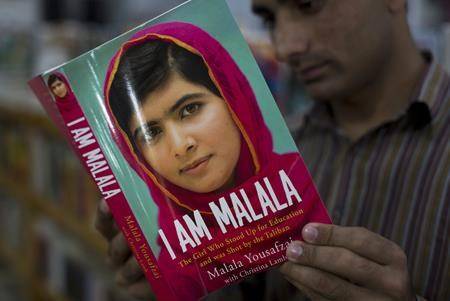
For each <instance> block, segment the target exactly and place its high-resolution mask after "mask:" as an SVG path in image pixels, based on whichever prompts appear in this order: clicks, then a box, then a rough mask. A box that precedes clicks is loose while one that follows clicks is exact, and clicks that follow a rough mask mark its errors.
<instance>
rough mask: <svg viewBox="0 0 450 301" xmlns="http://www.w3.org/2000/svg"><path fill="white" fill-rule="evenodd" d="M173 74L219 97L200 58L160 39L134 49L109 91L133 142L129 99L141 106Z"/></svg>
mask: <svg viewBox="0 0 450 301" xmlns="http://www.w3.org/2000/svg"><path fill="white" fill-rule="evenodd" d="M172 72H176V73H177V74H179V75H180V76H181V77H182V78H183V79H185V80H187V81H189V82H191V83H194V84H199V85H202V86H204V87H205V88H207V89H208V90H210V91H211V92H212V93H214V94H215V95H217V96H219V97H220V93H219V91H218V89H217V87H216V86H215V85H214V83H213V82H212V80H211V78H210V77H209V74H208V69H207V67H206V65H205V63H204V62H203V59H202V58H201V57H200V56H198V55H196V54H194V53H192V52H190V51H188V50H186V49H184V48H182V47H180V46H177V45H176V44H174V43H171V42H166V41H161V40H152V41H148V42H144V43H142V44H139V45H136V46H133V47H131V48H129V49H128V50H126V52H125V53H124V54H123V55H122V57H121V59H120V63H119V67H118V70H117V72H116V74H115V77H114V80H113V82H112V84H111V88H110V90H109V103H110V106H111V110H112V113H113V114H114V116H115V117H116V119H117V121H118V123H119V126H120V127H121V128H122V129H123V130H124V131H125V132H126V133H127V135H128V137H129V138H130V140H132V139H131V138H132V135H131V133H130V130H129V122H130V119H131V116H132V113H133V111H132V110H133V108H132V106H131V100H130V97H133V98H136V99H137V101H138V102H139V104H142V103H143V101H144V100H145V98H146V96H147V95H148V94H150V93H152V92H154V91H155V90H157V89H158V88H159V87H161V86H162V85H164V84H165V83H166V82H167V80H168V79H169V77H170V75H171V74H172Z"/></svg>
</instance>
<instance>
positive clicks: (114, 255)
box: [95, 199, 153, 300]
mask: <svg viewBox="0 0 450 301" xmlns="http://www.w3.org/2000/svg"><path fill="white" fill-rule="evenodd" d="M95 228H96V229H97V230H98V232H100V234H102V236H103V237H104V238H105V239H106V240H107V241H108V255H107V258H106V260H107V262H108V263H109V264H110V265H111V266H112V267H114V268H115V269H116V272H115V273H116V275H115V279H116V283H117V284H118V285H120V286H121V287H123V288H124V289H126V290H127V291H128V293H129V294H130V295H131V296H133V297H134V298H137V299H143V300H149V299H150V298H151V297H152V296H153V293H152V291H151V288H150V285H149V284H148V281H147V279H146V278H145V275H144V272H143V271H142V268H141V267H140V266H139V264H138V262H137V260H136V258H135V257H134V256H133V253H132V252H131V250H130V247H129V246H128V243H127V241H126V239H125V238H124V236H123V233H122V232H120V231H119V229H118V228H117V225H116V222H115V221H114V218H113V216H112V214H111V211H110V210H109V208H108V205H107V204H106V201H105V200H104V199H102V200H101V201H100V203H99V205H98V207H97V212H96V215H95Z"/></svg>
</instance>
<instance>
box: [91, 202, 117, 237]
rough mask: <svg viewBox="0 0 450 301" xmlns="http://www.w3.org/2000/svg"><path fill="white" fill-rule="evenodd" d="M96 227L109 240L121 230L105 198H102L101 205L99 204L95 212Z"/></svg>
mask: <svg viewBox="0 0 450 301" xmlns="http://www.w3.org/2000/svg"><path fill="white" fill-rule="evenodd" d="M95 228H96V229H97V231H98V232H100V234H101V235H103V237H105V238H106V239H107V240H108V241H109V240H111V239H112V238H113V237H114V236H116V234H117V233H118V232H119V231H118V229H117V226H116V223H115V221H114V218H113V216H112V214H111V211H110V210H109V207H108V205H107V204H106V201H105V199H101V200H100V203H99V205H98V206H97V212H96V214H95Z"/></svg>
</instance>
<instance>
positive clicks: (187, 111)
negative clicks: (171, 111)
mask: <svg viewBox="0 0 450 301" xmlns="http://www.w3.org/2000/svg"><path fill="white" fill-rule="evenodd" d="M201 106H202V104H201V103H198V102H194V103H190V104H187V105H186V106H184V107H183V108H182V109H181V110H180V118H181V119H183V118H185V117H188V116H191V115H193V114H195V113H196V112H197V111H198V110H199V109H200V107H201Z"/></svg>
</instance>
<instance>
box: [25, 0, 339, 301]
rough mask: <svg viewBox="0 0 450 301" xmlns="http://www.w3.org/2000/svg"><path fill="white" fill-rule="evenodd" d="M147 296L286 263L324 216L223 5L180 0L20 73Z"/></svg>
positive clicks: (184, 291) (184, 293)
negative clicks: (101, 206)
mask: <svg viewBox="0 0 450 301" xmlns="http://www.w3.org/2000/svg"><path fill="white" fill-rule="evenodd" d="M29 85H30V87H31V88H32V90H33V91H34V93H35V94H36V96H37V97H38V99H39V101H40V102H41V103H42V105H43V107H44V108H45V109H46V111H47V113H48V115H49V116H50V118H51V119H52V120H53V121H54V122H55V124H56V125H57V126H58V127H59V129H60V130H61V131H62V132H63V133H64V135H65V136H66V137H67V139H68V140H69V141H70V143H71V145H72V146H73V149H74V151H75V153H76V154H77V156H78V157H79V159H80V160H81V162H82V163H83V165H84V167H85V168H86V170H87V171H88V173H89V174H90V175H91V176H92V178H93V179H94V181H95V183H96V184H97V186H98V188H99V190H100V192H101V194H102V195H103V197H104V198H105V199H106V201H107V204H108V206H109V207H110V209H111V212H112V213H113V215H114V218H115V220H116V222H117V224H118V226H119V227H120V229H121V230H122V231H123V233H124V234H125V237H126V238H127V240H128V243H129V246H130V248H131V250H132V251H133V253H134V255H135V256H136V258H137V260H138V262H139V264H140V266H141V268H142V269H143V271H144V273H145V275H146V277H147V279H148V281H149V283H150V285H151V287H152V291H153V292H154V294H155V296H156V298H157V299H158V300H183V301H187V300H198V299H201V298H202V297H204V296H206V295H207V294H208V293H210V292H212V291H215V290H218V289H220V288H222V287H224V286H227V285H229V284H232V283H235V282H238V281H240V280H242V279H245V278H246V277H249V276H251V275H253V274H255V273H259V272H263V271H266V270H268V269H270V268H273V267H275V266H277V265H279V264H281V263H283V262H284V261H286V257H285V253H286V248H287V246H288V244H289V243H290V242H291V241H293V240H300V239H301V229H302V227H303V226H304V225H305V224H306V223H308V222H312V221H314V222H321V223H331V220H330V218H329V216H328V213H327V211H326V209H325V207H324V205H323V203H322V201H321V199H320V197H319V195H318V193H317V191H316V188H315V187H314V183H313V182H312V179H311V177H310V175H309V173H308V171H307V169H306V166H305V164H304V162H303V160H302V158H301V156H300V154H299V152H298V149H297V146H296V145H295V143H294V141H293V139H292V137H291V136H290V134H289V131H288V129H287V127H286V125H285V123H284V121H283V118H282V116H281V114H280V112H279V110H278V108H277V106H276V104H275V102H274V100H273V97H272V95H271V94H270V92H269V89H268V87H267V85H266V83H265V81H264V79H263V77H262V75H261V73H260V71H259V69H258V67H257V65H256V62H255V60H254V58H253V56H252V55H251V53H250V51H249V48H248V46H247V44H246V42H245V40H244V39H243V37H242V35H241V33H240V31H239V29H238V27H237V25H236V23H235V21H234V20H233V17H232V16H231V14H230V12H229V10H228V7H227V5H226V3H225V2H224V1H223V0H191V1H188V2H185V3H184V4H182V5H180V6H178V7H176V8H174V9H172V10H170V11H168V12H166V13H165V14H163V15H161V16H159V17H157V18H155V19H152V20H150V21H148V22H146V23H144V24H142V25H140V26H138V27H137V28H134V29H132V30H131V31H129V32H126V33H124V34H123V35H120V36H119V37H117V38H115V39H113V40H111V41H109V42H107V43H105V44H103V45H101V46H99V47H97V48H95V49H93V50H91V51H89V52H87V53H85V54H83V55H81V56H80V57H78V58H75V59H73V60H71V61H69V62H67V63H66V64H63V65H61V66H58V67H56V68H53V69H51V70H49V71H47V72H44V73H43V74H41V75H39V76H37V77H35V78H33V79H32V80H30V82H29Z"/></svg>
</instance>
